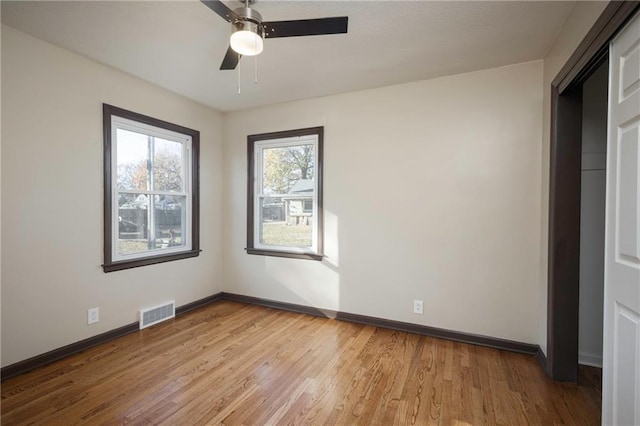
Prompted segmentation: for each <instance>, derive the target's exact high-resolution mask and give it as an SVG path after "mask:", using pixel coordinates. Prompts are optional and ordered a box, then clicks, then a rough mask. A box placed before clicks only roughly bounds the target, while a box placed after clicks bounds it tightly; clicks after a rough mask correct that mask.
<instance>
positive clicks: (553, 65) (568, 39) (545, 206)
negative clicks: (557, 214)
mask: <svg viewBox="0 0 640 426" xmlns="http://www.w3.org/2000/svg"><path fill="white" fill-rule="evenodd" d="M607 4H608V2H600V1H587V2H576V3H575V5H574V7H573V9H572V10H571V13H570V14H569V17H568V18H567V20H566V22H565V23H564V25H563V27H562V30H561V31H560V33H559V34H558V36H557V37H556V40H555V42H554V44H553V46H552V47H551V49H550V50H549V53H548V54H547V56H546V57H545V59H544V83H543V94H544V101H543V113H542V117H543V127H542V175H541V176H542V180H541V185H542V186H541V187H542V191H541V192H542V203H541V218H542V220H541V222H540V241H541V244H540V260H541V262H540V269H539V271H538V277H539V280H538V283H539V287H540V291H539V292H538V294H539V296H540V298H539V300H538V305H539V309H538V312H539V315H540V316H539V322H538V324H539V330H540V332H539V335H540V342H539V343H540V347H541V348H542V350H543V351H544V352H545V353H546V352H547V285H548V280H547V266H548V264H547V256H548V244H549V152H550V151H549V150H550V143H549V140H550V134H551V133H550V118H551V82H552V81H553V79H554V78H555V77H556V76H557V75H558V73H559V72H560V69H561V68H562V67H563V66H564V64H565V63H566V62H567V60H568V59H569V57H570V56H571V54H572V53H573V51H574V50H575V49H576V47H578V45H579V44H580V42H581V41H582V39H583V38H584V36H585V35H586V34H587V32H589V30H590V29H591V27H592V26H593V23H594V22H595V21H596V20H597V19H598V17H599V16H600V14H601V13H602V10H603V9H604V8H605V7H606V5H607Z"/></svg>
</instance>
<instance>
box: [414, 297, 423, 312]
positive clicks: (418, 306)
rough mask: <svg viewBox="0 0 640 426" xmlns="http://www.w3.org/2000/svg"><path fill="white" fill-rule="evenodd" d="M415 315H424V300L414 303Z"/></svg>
mask: <svg viewBox="0 0 640 426" xmlns="http://www.w3.org/2000/svg"><path fill="white" fill-rule="evenodd" d="M413 313H414V314H420V315H422V300H414V301H413Z"/></svg>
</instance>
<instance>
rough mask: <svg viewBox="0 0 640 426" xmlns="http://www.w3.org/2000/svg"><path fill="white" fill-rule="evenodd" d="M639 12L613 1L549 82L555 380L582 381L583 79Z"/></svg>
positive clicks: (637, 4)
mask: <svg viewBox="0 0 640 426" xmlns="http://www.w3.org/2000/svg"><path fill="white" fill-rule="evenodd" d="M638 10H640V1H612V2H610V3H609V4H608V5H607V6H606V7H605V9H604V11H603V12H602V14H601V15H600V17H599V18H598V19H597V20H596V22H595V23H594V25H593V27H592V28H591V30H589V32H588V33H587V35H586V36H585V38H584V39H583V40H582V42H581V43H580V44H579V45H578V47H577V48H576V50H575V52H574V53H573V55H571V57H570V58H569V60H568V61H567V63H566V64H565V65H564V67H562V69H561V70H560V72H559V73H558V75H557V76H556V78H555V79H554V80H553V82H552V83H551V141H550V148H551V152H550V167H549V173H550V177H549V245H548V269H547V274H548V276H547V278H548V293H547V357H546V362H545V363H544V364H546V365H543V367H545V370H546V372H547V374H548V375H549V376H550V377H551V378H552V379H554V380H560V381H569V382H576V381H577V379H578V296H579V285H580V282H579V275H580V273H579V270H580V167H581V155H582V152H581V147H582V83H583V82H584V81H585V80H586V79H587V78H588V77H589V76H590V75H591V74H592V73H593V71H595V69H597V67H598V66H599V65H601V64H602V63H603V61H604V60H606V57H607V55H608V52H609V42H610V41H611V39H612V38H613V37H614V36H615V34H616V33H617V32H618V31H619V30H620V29H621V28H622V27H623V26H624V25H625V24H626V22H627V21H628V20H629V19H630V18H631V17H633V16H634V15H635V13H636V12H637V11H638Z"/></svg>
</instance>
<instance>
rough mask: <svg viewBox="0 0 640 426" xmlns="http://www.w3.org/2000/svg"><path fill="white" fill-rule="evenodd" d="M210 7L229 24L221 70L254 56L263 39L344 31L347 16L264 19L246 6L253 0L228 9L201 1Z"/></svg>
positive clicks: (208, 0) (217, 0)
mask: <svg viewBox="0 0 640 426" xmlns="http://www.w3.org/2000/svg"><path fill="white" fill-rule="evenodd" d="M201 1H202V3H204V4H205V5H207V6H208V7H209V9H211V10H213V11H214V12H215V13H217V14H218V15H220V17H222V19H224V20H226V21H227V22H229V23H231V27H232V34H231V39H230V41H229V48H228V49H227V53H226V55H225V56H224V59H223V60H222V64H221V65H220V69H221V70H232V69H235V68H236V66H237V65H238V62H239V61H240V57H241V56H242V55H245V56H255V55H258V54H260V52H262V49H263V47H264V46H263V41H264V39H265V38H279V37H299V36H312V35H325V34H344V33H346V32H347V24H348V22H349V18H348V17H347V16H341V17H335V18H319V19H299V20H294V21H269V22H264V21H263V20H262V15H260V13H258V11H257V10H255V9H252V8H250V7H249V3H254V2H255V0H253V1H251V2H250V1H249V0H246V3H243V4H244V7H239V8H237V9H235V10H231V9H229V8H228V7H227V6H226V5H225V4H224V3H222V2H221V1H220V0H201Z"/></svg>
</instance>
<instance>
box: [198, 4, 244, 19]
mask: <svg viewBox="0 0 640 426" xmlns="http://www.w3.org/2000/svg"><path fill="white" fill-rule="evenodd" d="M200 1H201V2H202V3H204V4H205V5H206V6H207V7H208V8H209V9H211V10H213V11H214V12H215V13H217V14H218V15H220V17H221V18H222V19H224V20H225V21H227V22H233V21H234V20H235V19H238V15H236V13H235V12H234V11H233V10H231V9H229V8H228V7H227V6H225V5H224V3H222V2H221V1H220V0H200Z"/></svg>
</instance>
